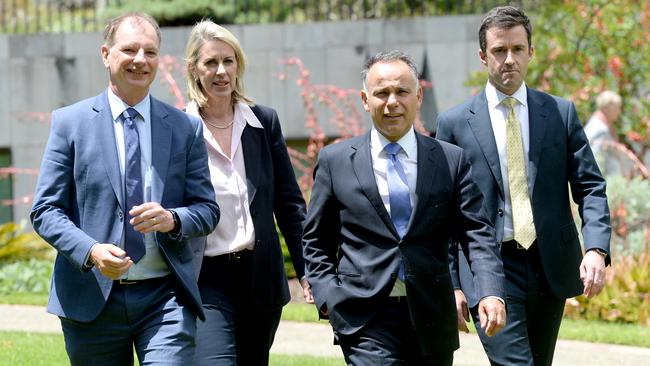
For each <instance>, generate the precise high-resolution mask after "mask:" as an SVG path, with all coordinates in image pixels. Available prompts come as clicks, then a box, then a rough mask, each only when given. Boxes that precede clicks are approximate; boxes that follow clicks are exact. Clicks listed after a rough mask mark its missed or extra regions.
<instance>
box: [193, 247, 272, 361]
mask: <svg viewBox="0 0 650 366" xmlns="http://www.w3.org/2000/svg"><path fill="white" fill-rule="evenodd" d="M247 252H248V251H242V253H244V255H243V256H242V257H238V256H233V255H230V256H229V255H222V256H217V257H205V258H204V260H203V266H202V268H201V275H200V277H199V290H200V291H201V297H202V300H203V310H204V312H205V317H206V320H205V322H201V321H198V322H197V334H196V354H195V362H194V364H195V365H210V366H214V365H218V366H267V365H268V364H269V350H270V349H271V345H272V344H273V338H274V337H275V332H276V330H277V329H278V325H279V324H280V316H281V314H282V308H280V309H277V310H275V311H272V312H268V313H267V312H260V311H259V310H257V309H256V308H255V301H256V300H255V294H254V293H253V292H252V290H251V274H252V272H253V271H252V263H253V260H252V255H251V254H252V252H248V253H247Z"/></svg>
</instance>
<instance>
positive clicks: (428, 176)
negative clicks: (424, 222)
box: [406, 133, 440, 233]
mask: <svg viewBox="0 0 650 366" xmlns="http://www.w3.org/2000/svg"><path fill="white" fill-rule="evenodd" d="M415 138H416V141H417V148H418V172H417V181H416V185H415V205H414V206H415V207H414V209H413V212H412V213H411V219H410V221H409V226H408V228H407V230H406V232H407V233H408V231H409V230H410V228H411V224H412V223H413V219H414V218H415V217H420V215H421V214H422V212H423V211H422V210H424V209H425V207H423V205H424V202H426V200H424V199H422V198H423V197H426V196H427V193H428V192H429V191H430V187H431V184H432V182H433V181H434V179H435V173H436V172H437V171H438V169H439V167H438V164H439V162H440V159H436V158H435V157H436V154H437V151H436V150H437V149H438V148H437V145H436V144H434V143H432V141H433V140H430V139H427V138H424V137H423V136H421V135H420V134H419V133H416V134H415Z"/></svg>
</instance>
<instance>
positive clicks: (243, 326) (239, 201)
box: [186, 20, 313, 366]
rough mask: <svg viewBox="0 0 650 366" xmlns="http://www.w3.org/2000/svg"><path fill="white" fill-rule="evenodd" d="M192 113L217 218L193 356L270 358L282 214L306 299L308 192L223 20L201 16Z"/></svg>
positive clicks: (194, 45) (191, 50) (280, 299)
mask: <svg viewBox="0 0 650 366" xmlns="http://www.w3.org/2000/svg"><path fill="white" fill-rule="evenodd" d="M186 60H187V86H188V91H189V97H190V103H189V104H188V106H187V110H186V111H187V113H189V114H192V115H195V116H198V117H200V118H201V120H202V121H203V126H204V130H203V136H204V138H205V142H206V146H207V149H208V157H209V165H210V175H211V179H212V185H213V186H214V191H215V194H216V199H217V202H218V203H219V205H220V208H221V215H222V216H221V221H220V222H219V224H218V225H217V229H216V230H215V231H214V232H213V233H212V234H210V235H209V236H208V238H207V243H206V246H205V249H204V251H203V253H204V256H203V263H202V266H201V271H200V275H199V290H200V292H201V297H202V301H203V310H204V312H205V314H206V321H205V322H202V323H201V322H200V323H199V324H198V332H197V351H196V356H195V361H196V362H195V363H196V364H197V365H239V366H242V365H267V364H268V359H269V349H270V348H271V344H272V343H273V337H274V335H275V331H276V330H277V327H278V324H279V322H280V314H281V312H282V306H283V305H285V304H286V303H287V302H289V300H290V294H289V288H288V286H287V278H286V275H285V271H284V263H283V255H282V250H281V248H280V241H279V239H278V234H277V232H276V230H275V222H274V217H275V220H277V223H278V226H279V228H280V231H281V232H282V234H283V235H284V238H285V240H286V243H287V246H288V248H289V252H290V254H291V258H292V261H293V265H294V268H295V270H296V273H297V274H298V276H299V278H301V279H302V280H301V285H302V287H303V292H304V296H305V299H306V300H307V301H308V302H313V300H312V298H311V293H310V291H309V285H308V283H307V281H306V280H305V279H304V262H303V258H302V251H301V237H302V229H303V221H304V219H305V202H304V200H303V197H302V194H301V192H300V190H299V188H298V184H297V182H296V177H295V175H294V172H293V168H292V166H291V162H290V160H289V155H288V153H287V147H286V144H285V141H284V138H283V136H282V131H281V129H280V122H279V120H278V116H277V113H276V112H275V110H273V109H271V108H268V107H263V106H260V105H255V104H254V103H253V102H252V100H251V99H250V98H248V97H247V96H246V95H245V94H244V89H243V75H244V70H245V68H246V59H245V56H244V52H243V50H242V48H241V46H240V44H239V41H238V40H237V38H235V36H234V35H233V34H232V33H230V32H229V31H228V30H227V29H225V28H223V27H221V26H219V25H217V24H215V23H213V22H212V21H209V20H205V21H202V22H200V23H198V24H197V25H196V26H195V27H194V28H193V29H192V33H191V35H190V39H189V41H188V43H187V47H186Z"/></svg>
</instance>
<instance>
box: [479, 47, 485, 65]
mask: <svg viewBox="0 0 650 366" xmlns="http://www.w3.org/2000/svg"><path fill="white" fill-rule="evenodd" d="M478 58H479V59H480V60H481V63H482V64H483V66H487V55H486V54H485V52H483V50H481V49H480V48H479V49H478Z"/></svg>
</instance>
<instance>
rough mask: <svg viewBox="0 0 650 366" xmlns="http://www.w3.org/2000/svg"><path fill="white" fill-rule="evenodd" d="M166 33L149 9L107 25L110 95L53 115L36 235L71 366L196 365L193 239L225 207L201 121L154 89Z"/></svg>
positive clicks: (212, 225)
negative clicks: (47, 257)
mask: <svg viewBox="0 0 650 366" xmlns="http://www.w3.org/2000/svg"><path fill="white" fill-rule="evenodd" d="M159 49H160V29H159V28H158V24H157V23H156V21H155V20H154V19H153V18H151V17H150V16H148V15H146V14H143V13H128V14H125V15H122V16H119V17H117V18H115V19H111V20H109V22H108V24H107V26H106V29H105V30H104V44H103V45H102V46H101V55H102V60H103V62H104V66H105V67H106V69H107V70H108V76H109V86H108V89H107V90H105V91H104V92H103V93H101V94H100V95H98V96H96V97H92V98H89V99H86V100H83V101H81V102H78V103H76V104H73V105H71V106H68V107H64V108H61V109H57V110H55V111H54V112H53V113H52V129H51V132H50V136H49V139H48V143H47V147H46V149H45V154H44V155H43V162H42V165H41V171H40V175H39V178H38V183H37V185H36V193H35V196H34V205H33V207H32V212H31V220H32V224H33V226H34V230H36V232H37V233H38V234H39V235H41V236H42V237H43V238H44V239H45V240H46V241H47V242H48V243H50V244H51V245H52V246H53V247H54V248H56V250H57V252H58V253H57V257H56V262H55V264H54V271H53V274H52V288H51V291H50V298H49V301H48V307H47V310H48V311H49V312H50V313H52V314H55V315H58V316H59V318H60V319H61V327H62V329H63V335H64V338H65V345H66V351H67V352H68V357H69V358H70V363H71V364H72V365H83V366H85V365H132V364H133V349H134V348H135V352H136V353H137V356H138V360H139V361H140V364H141V365H178V366H185V365H188V364H190V363H191V362H192V358H193V357H194V349H195V343H194V340H195V335H196V317H197V316H198V317H199V318H201V319H203V318H204V316H203V309H202V307H201V299H200V296H199V289H198V287H197V284H196V278H195V276H194V274H193V272H192V269H193V268H192V250H191V246H190V242H189V240H190V239H192V238H197V237H201V236H205V235H207V234H209V233H210V232H212V230H214V228H215V227H216V226H217V222H218V220H219V207H218V206H217V204H216V203H215V201H214V191H213V190H212V186H211V184H210V172H209V170H208V155H207V152H206V149H205V144H204V143H203V132H202V131H203V130H202V124H201V121H199V120H198V119H197V118H194V117H191V116H188V115H187V114H185V113H183V112H181V111H179V110H178V109H176V108H174V107H172V106H170V105H167V104H165V103H163V102H161V101H159V100H157V99H156V98H153V97H152V96H151V95H150V94H149V86H150V85H151V83H152V81H153V80H154V79H155V76H156V70H157V68H158V51H159Z"/></svg>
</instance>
